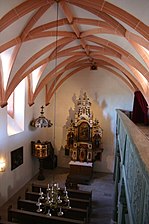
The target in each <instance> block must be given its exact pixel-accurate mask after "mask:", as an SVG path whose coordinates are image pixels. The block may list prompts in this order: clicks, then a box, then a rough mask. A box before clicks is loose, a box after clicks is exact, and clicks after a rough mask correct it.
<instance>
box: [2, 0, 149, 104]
mask: <svg viewBox="0 0 149 224" xmlns="http://www.w3.org/2000/svg"><path fill="white" fill-rule="evenodd" d="M54 4H57V1H54V0H38V1H36V0H27V1H24V2H23V3H21V4H20V5H18V6H17V7H15V8H14V9H12V10H10V11H9V12H8V13H6V14H5V15H4V16H3V17H2V19H1V21H0V29H1V31H3V30H5V29H11V25H12V24H13V23H15V22H19V19H20V18H22V17H23V16H25V15H27V14H28V13H32V16H31V17H30V19H29V21H27V22H26V24H22V28H23V29H22V31H21V33H20V34H18V33H17V32H16V33H17V34H16V37H15V38H13V39H12V40H8V41H7V42H6V43H3V44H2V45H1V46H0V51H1V52H4V51H6V50H7V49H9V48H11V47H14V50H13V54H12V58H11V63H10V68H9V69H10V76H9V80H8V85H7V89H6V91H4V88H3V75H4V74H2V69H1V74H0V79H1V80H0V81H1V82H0V89H1V91H0V105H1V106H5V105H6V104H7V100H8V98H9V96H10V94H11V93H12V92H13V91H14V89H15V88H16V86H17V85H18V84H19V82H21V80H22V79H24V78H25V77H28V82H29V90H28V94H29V105H31V104H33V102H34V100H35V98H36V97H37V95H38V93H39V92H40V91H41V90H42V88H44V87H45V86H46V88H47V91H46V94H47V95H46V96H45V98H46V104H48V100H50V99H51V97H52V94H54V91H56V89H57V88H59V87H60V86H61V85H62V83H63V82H64V81H65V80H66V79H68V78H69V77H70V76H71V75H73V74H75V73H76V72H78V71H80V70H81V69H84V68H86V67H89V66H91V64H92V63H93V62H95V63H96V64H97V65H98V67H102V68H104V69H107V70H109V71H111V73H113V74H114V75H117V74H119V72H120V73H121V72H122V73H123V74H124V76H125V78H124V77H121V75H120V78H121V79H122V80H123V81H124V82H125V83H126V84H127V85H128V87H129V88H132V89H134V90H136V89H137V88H138V89H139V90H140V91H142V94H143V95H144V97H145V98H146V99H147V101H149V97H148V94H149V93H148V92H145V91H144V89H142V85H141V83H139V79H138V77H137V76H136V75H135V72H133V69H132V74H131V73H130V72H128V71H130V70H126V68H130V67H132V68H135V69H137V71H138V72H140V74H141V76H142V77H144V78H145V79H146V81H148V82H149V72H148V69H147V67H145V66H144V65H143V64H142V61H139V60H138V59H137V58H135V56H134V55H133V54H131V53H130V52H128V51H126V50H124V49H123V48H122V47H120V46H118V44H115V43H114V42H112V41H110V40H108V38H107V39H106V38H101V37H100V35H102V34H104V35H107V37H108V36H110V35H113V36H115V37H117V38H118V37H119V38H121V40H122V41H128V42H129V44H130V45H131V46H132V47H133V48H134V49H135V50H136V51H137V52H138V54H139V56H140V57H141V58H142V59H143V60H144V62H145V63H146V65H147V66H148V65H149V58H148V57H149V56H148V52H147V51H146V49H148V50H149V43H148V39H149V27H148V26H147V25H145V24H144V23H143V22H142V21H140V20H139V19H137V18H136V17H134V16H133V15H131V14H130V13H128V12H126V11H124V10H123V9H121V8H119V7H117V6H115V5H113V4H111V3H109V2H107V1H103V0H92V1H90V0H81V1H80V0H60V1H59V6H60V7H59V10H62V12H63V18H59V21H58V25H59V30H58V32H57V34H58V37H59V38H61V39H58V44H57V47H58V48H57V51H58V52H57V56H58V57H61V58H62V59H63V61H62V62H61V63H60V64H58V65H57V68H55V70H54V69H53V70H52V71H51V72H49V73H48V72H47V74H44V76H45V78H42V76H41V79H40V80H39V83H38V85H37V89H36V90H35V93H34V94H33V93H32V85H31V81H32V78H31V72H32V71H33V70H34V69H36V68H38V67H39V66H41V65H45V66H46V65H48V63H49V62H50V61H51V60H54V59H55V56H56V50H55V47H56V44H55V42H53V43H50V44H47V46H44V47H43V48H41V49H40V50H38V51H37V53H35V54H32V56H31V57H30V58H28V59H27V60H26V61H24V62H23V63H22V64H21V65H20V67H18V70H17V71H16V73H15V74H13V73H12V68H13V66H14V65H15V63H16V58H17V57H18V53H19V50H20V49H21V47H22V45H23V43H24V42H25V43H26V44H28V43H29V42H30V41H32V42H34V40H36V39H38V40H39V41H42V40H43V39H45V38H48V37H51V36H55V35H56V31H55V27H56V25H57V21H49V22H46V23H44V24H40V23H39V24H40V25H39V26H36V24H37V22H38V21H40V19H41V18H43V16H44V14H45V13H46V12H47V10H49V9H51V6H54ZM74 7H79V8H80V9H83V10H86V14H82V15H81V17H80V18H78V17H76V15H75V10H76V9H75V8H74ZM87 12H90V13H91V14H92V18H87ZM93 17H94V18H93ZM118 21H119V22H118ZM121 21H122V24H123V25H122V24H121ZM125 24H127V26H129V27H131V28H133V29H134V31H137V32H138V33H139V34H138V35H137V34H136V33H133V31H132V30H131V31H130V30H128V29H126V28H125V27H124V25H125ZM68 26H69V28H71V31H70V29H69V31H68V30H66V27H68ZM82 26H83V30H81V27H82ZM86 26H89V27H90V28H86ZM60 28H61V29H60ZM70 43H73V44H74V46H73V47H70V45H69V44H70ZM51 51H52V53H51ZM47 53H49V56H46V57H45V58H43V57H42V56H43V55H44V54H47ZM65 57H68V58H67V59H65ZM111 57H112V58H111ZM117 58H118V59H120V60H121V61H122V62H123V64H124V66H122V65H119V64H118V63H117V62H116V59H117ZM81 59H82V60H81ZM83 61H84V62H83ZM109 66H110V67H109ZM1 67H2V64H1ZM76 67H77V68H76ZM112 67H114V68H117V72H116V71H115V70H113V69H112ZM70 68H71V69H73V71H72V72H70V73H68V74H67V71H68V70H69V69H70ZM67 69H68V70H67ZM55 71H57V72H56V74H55ZM60 77H61V80H63V81H59V80H60ZM52 78H55V79H56V81H55V83H57V87H55V86H53V88H52V87H51V89H50V88H49V89H48V87H47V86H48V83H49V82H51V81H52ZM130 83H131V84H130ZM49 86H52V84H50V85H49ZM50 91H52V93H50Z"/></svg>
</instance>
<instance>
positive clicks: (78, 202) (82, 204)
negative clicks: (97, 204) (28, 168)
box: [25, 191, 91, 213]
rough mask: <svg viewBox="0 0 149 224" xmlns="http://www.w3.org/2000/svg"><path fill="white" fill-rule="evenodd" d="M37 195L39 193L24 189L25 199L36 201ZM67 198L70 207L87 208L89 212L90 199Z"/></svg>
mask: <svg viewBox="0 0 149 224" xmlns="http://www.w3.org/2000/svg"><path fill="white" fill-rule="evenodd" d="M39 197H40V195H39V193H37V192H32V191H26V192H25V199H26V200H31V201H36V202H37V201H38V198H39ZM69 200H70V206H71V207H74V208H82V209H87V208H89V213H90V212H91V210H90V207H91V202H90V200H86V199H79V198H69ZM43 201H44V200H43Z"/></svg>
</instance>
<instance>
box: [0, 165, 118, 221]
mask: <svg viewBox="0 0 149 224" xmlns="http://www.w3.org/2000/svg"><path fill="white" fill-rule="evenodd" d="M68 173H69V169H65V168H56V169H54V170H44V175H45V180H43V181H39V180H38V179H37V176H36V177H34V178H33V179H32V180H31V181H30V182H29V183H27V184H26V185H25V186H24V187H23V188H22V189H21V190H20V191H19V192H18V193H17V194H16V195H14V196H13V197H12V198H11V199H10V200H9V201H8V202H7V203H6V204H5V205H3V206H2V208H0V216H1V217H2V219H4V220H7V208H8V206H9V205H12V206H13V207H14V208H15V207H16V201H17V198H18V197H19V196H21V197H22V198H24V195H25V190H26V189H31V184H32V183H42V184H48V183H51V182H52V180H54V182H58V183H59V184H60V186H61V187H63V186H65V181H66V178H67V175H68ZM78 186H79V189H82V190H92V214H91V220H90V224H110V223H111V222H112V214H113V199H114V182H113V176H112V174H107V173H94V174H93V178H92V180H91V182H90V183H89V184H88V185H81V184H79V185H78Z"/></svg>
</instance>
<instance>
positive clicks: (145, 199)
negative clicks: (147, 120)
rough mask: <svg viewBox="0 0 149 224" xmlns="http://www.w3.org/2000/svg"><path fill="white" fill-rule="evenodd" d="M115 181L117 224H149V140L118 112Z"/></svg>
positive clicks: (115, 217) (115, 219)
mask: <svg viewBox="0 0 149 224" xmlns="http://www.w3.org/2000/svg"><path fill="white" fill-rule="evenodd" d="M114 180H115V209H114V221H115V223H118V224H125V223H130V224H147V223H149V140H148V138H147V137H146V136H145V135H144V134H143V133H142V132H141V131H140V130H139V128H138V127H137V126H136V125H135V124H134V123H133V122H132V121H131V120H130V119H129V118H128V117H127V116H126V114H124V113H123V112H122V111H120V110H117V123H116V150H115V167H114Z"/></svg>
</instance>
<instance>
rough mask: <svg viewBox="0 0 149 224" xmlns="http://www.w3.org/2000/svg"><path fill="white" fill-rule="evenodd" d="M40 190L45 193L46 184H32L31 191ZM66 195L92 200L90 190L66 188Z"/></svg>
mask: <svg viewBox="0 0 149 224" xmlns="http://www.w3.org/2000/svg"><path fill="white" fill-rule="evenodd" d="M40 188H41V190H42V191H43V193H46V190H47V186H46V185H40V184H35V183H33V184H32V191H33V192H39V191H40ZM63 190H64V189H63V188H61V191H63ZM67 191H68V195H69V197H71V198H81V199H87V200H91V201H92V191H83V190H79V189H68V188H67Z"/></svg>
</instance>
